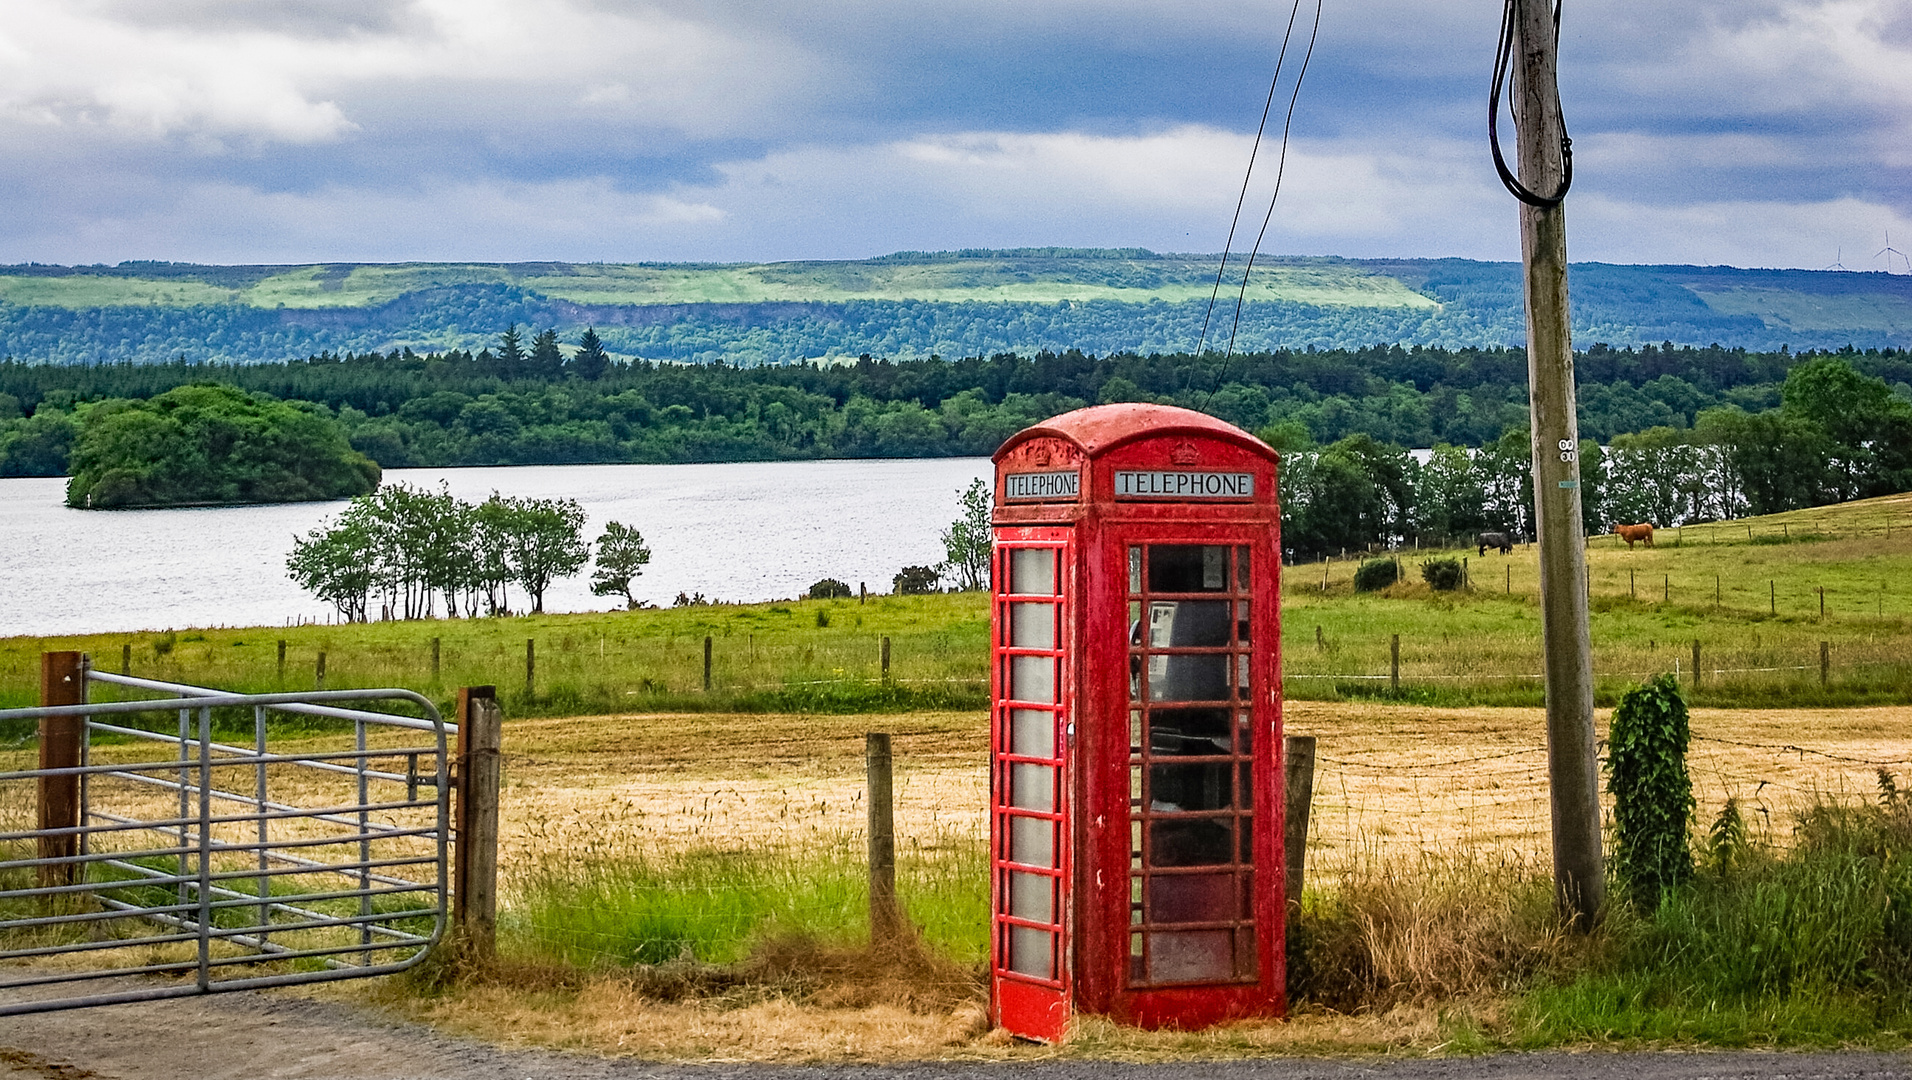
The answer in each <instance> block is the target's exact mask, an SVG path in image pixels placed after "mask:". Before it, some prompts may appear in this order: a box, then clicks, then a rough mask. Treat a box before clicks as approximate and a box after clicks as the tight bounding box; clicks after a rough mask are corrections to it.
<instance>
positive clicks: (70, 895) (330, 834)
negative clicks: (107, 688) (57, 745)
mask: <svg viewBox="0 0 1912 1080" xmlns="http://www.w3.org/2000/svg"><path fill="white" fill-rule="evenodd" d="M80 670H81V673H82V676H83V677H82V680H81V681H82V694H81V699H80V704H78V705H77V706H75V705H48V706H41V707H37V708H30V709H9V710H0V721H4V720H24V719H33V718H39V717H50V716H58V717H75V716H80V717H83V718H84V724H83V726H82V728H81V739H82V741H81V744H80V750H81V753H80V756H79V764H78V765H77V766H65V765H63V766H62V767H59V768H44V769H13V770H7V771H0V796H4V794H5V790H6V789H7V787H8V786H19V785H22V784H29V783H30V784H33V785H36V786H38V785H40V784H42V783H43V782H44V781H47V780H50V779H55V778H60V777H67V778H77V783H78V786H79V797H80V814H79V819H78V820H79V824H78V825H77V826H72V827H58V828H51V829H39V828H24V827H19V826H14V827H7V825H6V821H7V819H8V818H9V817H11V818H13V819H14V820H16V821H20V818H19V815H18V810H17V805H18V803H17V800H13V801H10V800H8V799H6V798H4V797H0V962H3V961H13V962H15V963H14V964H11V965H9V966H8V967H7V968H4V969H0V1016H6V1015H15V1014H20V1013H27V1012H43V1011H50V1010H53V1009H62V1008H73V1007H77V1006H82V1005H98V1004H109V1003H114V1002H129V1001H145V1000H153V999H157V998H169V997H181V996H189V995H193V994H202V993H213V992H219V991H226V990H237V989H244V988H250V987H262V986H275V985H284V984H289V983H299V982H315V981H328V980H332V979H341V978H357V977H363V976H368V975H378V974H385V973H389V972H394V971H401V970H404V969H405V968H408V967H411V966H413V965H415V964H417V963H419V962H420V961H421V960H422V959H423V958H424V956H425V953H426V952H427V951H428V950H429V949H430V948H431V947H432V946H433V945H435V944H436V943H437V942H438V940H439V939H440V938H441V937H442V935H443V933H444V930H445V924H446V919H447V904H446V895H447V869H446V865H447V861H448V860H447V854H448V850H447V849H448V845H449V843H450V840H451V836H450V816H449V811H450V806H449V802H450V786H451V785H450V760H449V757H448V736H449V735H450V734H451V733H452V732H454V731H455V730H456V729H455V727H454V726H453V725H451V724H447V723H445V722H444V721H443V719H442V718H441V717H440V716H439V714H438V711H437V709H436V708H435V707H434V706H433V704H432V703H431V701H429V700H428V699H426V698H424V697H423V696H421V695H418V694H416V693H413V692H411V691H408V690H332V691H315V692H308V693H279V694H237V693H229V692H225V691H220V690H212V689H207V688H204V687H195V686H185V685H181V684H177V683H166V682H159V681H156V680H151V679H135V678H130V677H127V676H123V675H113V674H110V673H105V672H94V671H90V670H86V668H85V666H84V664H83V663H82V665H81V668H80ZM92 683H107V684H112V685H114V686H118V687H124V688H130V689H136V690H143V691H148V692H156V693H159V694H166V695H172V696H169V697H165V698H158V699H147V700H137V701H115V702H88V701H86V700H85V695H84V688H85V686H87V685H90V684H92ZM53 700H56V701H57V700H62V699H59V698H55V699H53ZM371 701H400V702H409V703H411V704H412V705H414V706H416V707H418V709H419V710H420V711H422V712H423V713H424V714H425V717H424V718H423V719H420V718H414V717H408V716H395V715H391V714H387V713H379V712H372V711H368V710H364V709H359V708H351V707H344V706H346V705H348V704H355V703H360V702H371ZM234 708H250V709H251V710H252V713H253V716H252V719H253V723H252V725H251V726H252V729H253V730H252V733H253V743H254V745H253V746H250V747H247V746H243V745H231V744H228V743H223V742H215V741H214V740H213V738H212V731H213V722H214V710H215V709H234ZM272 713H292V714H297V715H300V716H302V717H315V718H321V719H325V720H333V721H341V722H344V723H349V724H351V730H350V736H351V740H352V741H351V744H350V749H342V750H341V749H331V748H320V749H314V750H312V751H310V752H295V753H280V752H274V751H272V750H271V749H269V747H268V738H269V724H268V718H269V716H270V715H271V714H272ZM142 716H145V717H150V718H151V719H150V720H148V721H147V724H146V726H136V725H138V724H139V723H140V717H142ZM101 717H112V718H114V719H115V720H119V721H120V722H118V723H113V722H107V721H106V720H103V719H99V718H101ZM69 730H70V729H69ZM380 731H392V732H395V733H396V732H414V731H415V732H424V733H428V734H429V736H430V738H429V739H428V740H427V742H426V744H422V745H412V744H407V745H400V746H392V747H381V746H377V745H375V743H374V740H373V739H372V738H371V734H372V733H373V732H380ZM339 734H341V735H343V734H345V732H344V731H343V730H342V729H341V730H340V732H339ZM299 737H300V738H302V739H304V738H312V739H318V740H322V739H324V738H325V736H324V735H323V734H322V733H321V734H318V735H307V734H306V733H303V732H302V733H301V734H300V736H299ZM100 740H103V741H100ZM147 743H159V744H161V745H170V746H172V747H176V748H177V750H176V756H175V755H173V754H168V755H167V756H165V757H164V758H163V759H160V760H125V761H120V760H102V758H103V757H105V758H113V757H120V756H129V755H125V754H124V753H123V749H124V748H125V747H129V746H132V747H136V746H139V745H141V744H147ZM130 756H137V755H136V754H135V755H130ZM421 756H423V757H426V758H427V759H428V761H427V762H426V763H425V769H424V770H423V771H422V772H421V769H420V765H421V763H420V761H419V758H420V757H421ZM68 760H71V759H70V758H69V759H68ZM388 760H389V761H394V762H396V763H397V764H398V767H402V768H403V769H404V771H402V772H400V771H397V768H393V767H383V768H381V767H379V766H380V765H383V764H384V762H386V761H388ZM220 770H225V771H226V774H225V776H222V775H221V774H220ZM239 777H243V778H244V779H243V780H239V781H238V782H230V781H231V780H237V778H239ZM69 782H71V781H69ZM393 785H396V786H398V788H399V790H400V791H402V792H403V793H404V796H403V797H402V798H401V797H399V796H398V794H397V793H396V792H394V793H392V794H384V793H383V792H380V791H377V790H375V788H377V787H379V786H393ZM426 787H429V788H430V789H431V794H430V795H429V796H428V797H421V795H422V794H423V793H422V792H421V790H420V789H421V788H426ZM288 789H290V790H288ZM248 791H249V792H250V793H248ZM328 792H331V793H335V794H333V796H332V797H330V798H327V797H325V796H326V795H327V793H328ZM314 795H317V796H318V798H317V799H316V802H315V800H314ZM381 796H382V797H381ZM215 803H218V804H222V806H221V808H220V810H219V812H215ZM156 805H157V806H158V807H168V806H170V809H162V810H161V811H160V812H158V813H154V812H153V811H154V808H155V806H156ZM227 806H229V807H233V808H235V809H238V810H242V811H243V812H234V810H227V809H224V807H227ZM29 824H36V823H35V822H32V821H31V820H30V819H29V820H25V821H20V825H29ZM234 830H239V831H238V832H235V831H234ZM61 837H65V838H67V840H66V842H65V845H64V846H63V845H62V844H60V843H58V842H57V841H58V840H59V838H61ZM141 837H151V838H157V839H158V840H159V841H160V842H159V843H157V844H155V843H152V842H151V841H150V840H148V841H147V842H145V843H140V842H139V840H140V838H141ZM48 841H55V843H54V844H53V846H52V847H50V848H48V847H46V845H47V843H48ZM23 845H24V848H23ZM36 849H40V850H39V851H38V852H37V853H36ZM47 851H51V852H53V854H50V855H49V854H47V853H46V852H47ZM300 852H304V854H300ZM333 852H336V855H334V854H332V853H333ZM348 853H349V854H348ZM15 855H18V856H21V857H18V858H13V857H11V856H15ZM337 856H343V857H342V858H340V857H337ZM417 871H423V872H422V873H419V872H417ZM36 876H42V880H40V881H38V882H35V881H34V878H35V877H36ZM248 886H249V887H250V891H247V887H248ZM169 949H171V950H184V951H183V952H175V953H174V954H173V955H166V952H165V951H166V950H169ZM156 950H157V951H158V952H159V955H157V956H155V955H153V953H154V952H155V951H156ZM57 956H74V957H93V958H95V959H94V960H93V961H92V962H90V963H89V964H88V965H87V966H85V967H83V968H80V969H78V970H75V969H73V968H72V967H71V965H62V966H60V967H59V968H57V969H54V968H47V967H43V966H38V965H36V964H35V963H34V962H35V961H42V962H43V961H44V960H45V959H46V958H49V957H57ZM113 961H118V962H117V963H115V962H113ZM315 961H316V962H318V963H320V964H323V965H324V967H323V968H322V969H320V970H303V971H302V970H296V968H298V967H300V966H305V965H306V964H310V963H312V962H315ZM262 964H263V965H268V966H269V967H273V968H276V969H277V970H268V971H267V972H265V973H262V974H250V975H247V974H238V973H237V972H239V971H243V970H244V969H246V968H247V967H248V966H255V965H262ZM167 975H172V976H179V975H189V976H191V978H190V980H189V981H187V982H184V983H170V984H161V985H145V986H140V987H138V988H133V989H121V990H101V991H98V992H94V993H90V994H85V995H82V996H70V997H37V996H34V994H35V992H36V991H37V990H40V989H44V988H48V987H55V986H72V985H74V984H86V983H93V984H96V985H97V984H99V983H102V982H105V981H109V980H123V979H126V978H128V977H134V976H140V977H145V978H146V979H147V980H148V982H149V983H150V982H151V980H153V979H154V978H157V977H161V976H167ZM22 992H24V994H23V993H22Z"/></svg>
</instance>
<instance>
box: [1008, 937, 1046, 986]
mask: <svg viewBox="0 0 1912 1080" xmlns="http://www.w3.org/2000/svg"><path fill="white" fill-rule="evenodd" d="M1055 957H1056V945H1055V938H1054V936H1053V935H1051V934H1050V933H1049V931H1047V930H1036V929H1032V928H1030V927H1027V926H1013V925H1012V926H1010V927H1009V970H1011V971H1013V972H1016V973H1017V974H1019V975H1034V976H1035V977H1036V978H1038V979H1050V978H1054V977H1055V966H1056V963H1055Z"/></svg>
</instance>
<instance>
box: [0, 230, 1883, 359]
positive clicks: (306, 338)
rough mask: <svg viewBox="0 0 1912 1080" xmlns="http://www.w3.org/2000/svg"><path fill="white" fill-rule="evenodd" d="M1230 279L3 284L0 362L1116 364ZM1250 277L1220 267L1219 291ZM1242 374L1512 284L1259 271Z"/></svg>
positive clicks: (960, 265) (1429, 325)
mask: <svg viewBox="0 0 1912 1080" xmlns="http://www.w3.org/2000/svg"><path fill="white" fill-rule="evenodd" d="M1217 263H1218V257H1217V256H1214V255H1175V254H1168V255H1164V254H1157V253H1154V252H1149V251H1143V250H1140V249H1095V250H1077V249H1050V248H1029V249H1016V250H1008V251H984V250H976V251H954V252H935V253H924V252H902V253H898V254H895V255H888V256H884V257H882V258H876V259H866V260H860V261H828V262H825V261H818V262H786V263H767V264H702V263H624V264H611V263H510V264H484V263H400V264H324V265H311V266H202V265H194V264H185V263H155V262H128V263H121V264H119V265H117V266H76V267H67V266H46V265H39V264H26V265H18V266H9V267H0V356H10V357H12V358H14V359H18V360H25V361H38V362H49V363H59V364H71V363H112V362H123V361H124V362H134V363H142V362H153V361H164V360H173V359H177V358H180V357H184V358H186V359H188V360H221V361H230V362H241V363H245V362H257V361H268V360H284V359H288V358H292V357H298V356H305V355H309V354H312V353H317V352H322V351H333V352H343V351H354V352H367V351H374V350H377V351H389V350H391V349H396V348H402V347H410V348H413V349H415V350H418V351H425V350H427V349H431V350H440V349H445V348H451V347H460V348H470V349H477V348H480V347H482V346H484V345H486V344H490V343H492V342H495V340H496V336H497V334H498V332H499V331H500V330H502V329H504V327H505V326H506V325H507V324H510V323H513V322H515V323H518V324H519V325H521V326H531V327H546V326H551V327H556V328H558V330H559V331H560V333H561V334H563V335H564V336H565V337H566V338H567V340H570V339H573V338H575V336H576V333H577V331H579V330H582V329H583V328H584V327H585V326H587V325H588V326H595V327H597V328H598V331H599V333H600V334H601V335H602V336H603V338H604V341H605V344H606V346H607V347H608V348H609V349H610V350H611V351H612V352H613V353H614V354H616V355H620V356H624V357H643V358H647V359H653V360H675V361H688V362H708V361H715V360H723V361H727V362H730V363H733V364H742V365H754V364H763V363H787V362H790V361H792V360H801V359H817V358H833V357H854V356H857V355H859V354H862V353H870V354H872V355H877V356H888V357H894V358H907V357H922V356H929V355H932V354H938V355H943V356H977V355H989V354H992V353H996V352H1004V351H1019V352H1025V353H1027V352H1032V351H1037V350H1041V349H1051V350H1065V349H1071V348H1075V349H1081V350H1082V351H1084V352H1089V353H1095V354H1107V353H1111V352H1119V351H1134V352H1140V353H1148V352H1156V351H1161V352H1169V351H1181V350H1189V349H1192V348H1194V347H1195V345H1196V343H1197V341H1198V339H1200V338H1201V336H1202V328H1203V324H1204V321H1205V319H1207V320H1208V321H1209V325H1210V329H1209V333H1208V338H1207V340H1208V341H1209V342H1211V343H1219V344H1224V345H1225V344H1226V342H1227V340H1228V333H1229V331H1230V329H1231V326H1232V323H1233V314H1234V303H1233V294H1234V291H1235V290H1236V289H1237V288H1239V278H1234V280H1233V282H1232V283H1225V284H1224V286H1223V289H1222V297H1223V298H1222V301H1221V302H1220V303H1219V304H1218V305H1217V306H1216V308H1215V312H1214V315H1213V318H1212V319H1209V304H1208V299H1209V296H1210V294H1211V291H1212V290H1213V289H1214V287H1215V273H1216V268H1217ZM1239 265H1240V262H1239V257H1236V258H1235V259H1233V260H1231V263H1230V277H1233V275H1234V268H1235V267H1238V266H1239ZM1573 275H1574V277H1573V284H1572V288H1573V297H1574V325H1575V334H1576V339H1577V343H1578V344H1580V345H1581V346H1582V347H1584V346H1587V345H1591V344H1593V343H1596V342H1606V343H1608V344H1612V345H1616V346H1619V345H1632V344H1642V343H1658V342H1662V341H1671V342H1674V343H1676V344H1691V345H1706V344H1711V343H1718V344H1722V345H1726V346H1729V347H1734V346H1737V347H1744V348H1748V349H1756V350H1771V349H1777V348H1779V347H1780V346H1782V345H1786V346H1790V347H1791V348H1793V349H1804V348H1838V347H1841V346H1845V345H1853V346H1856V347H1859V348H1862V349H1863V348H1880V347H1908V346H1912V276H1908V275H1891V274H1881V273H1854V272H1834V271H1807V270H1742V269H1735V268H1731V267H1695V266H1619V265H1611V264H1601V263H1587V264H1580V265H1576V266H1575V267H1574V268H1573ZM1244 299H1245V302H1244V304H1243V308H1242V317H1241V320H1240V325H1239V327H1238V328H1234V329H1235V335H1236V337H1235V346H1236V348H1237V350H1238V351H1239V350H1252V349H1269V348H1278V347H1282V346H1288V347H1296V348H1302V347H1307V346H1315V347H1318V348H1349V347H1359V346H1363V345H1370V344H1376V343H1399V344H1406V345H1417V344H1418V345H1438V346H1444V347H1449V348H1454V347H1464V346H1475V345H1502V344H1506V345H1514V344H1519V343H1520V342H1521V339H1522V334H1523V329H1522V325H1523V324H1522V315H1521V307H1520V278H1519V268H1518V267H1517V266H1516V265H1515V264H1512V263H1488V262H1474V261H1469V260H1462V259H1434V260H1354V259H1339V258H1289V257H1283V258H1264V259H1263V260H1261V261H1260V262H1259V263H1258V264H1257V266H1256V268H1255V272H1254V275H1253V277H1252V279H1251V280H1250V282H1249V285H1248V288H1247V290H1246V293H1245V298H1244Z"/></svg>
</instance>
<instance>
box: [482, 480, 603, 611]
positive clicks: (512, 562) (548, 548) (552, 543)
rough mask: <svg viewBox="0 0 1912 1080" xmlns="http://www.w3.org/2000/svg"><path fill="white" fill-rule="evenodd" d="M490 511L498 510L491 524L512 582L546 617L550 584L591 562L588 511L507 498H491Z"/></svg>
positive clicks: (568, 502) (569, 503)
mask: <svg viewBox="0 0 1912 1080" xmlns="http://www.w3.org/2000/svg"><path fill="white" fill-rule="evenodd" d="M486 505H488V506H491V505H495V506H496V507H498V509H499V511H501V512H498V513H494V514H493V515H492V518H491V522H492V527H494V528H496V529H497V530H499V532H500V536H499V541H500V544H499V546H500V548H501V550H502V554H503V557H504V565H505V568H506V570H507V571H508V572H509V573H510V575H511V581H512V583H513V584H516V585H517V586H518V587H519V588H522V589H523V590H524V591H525V595H526V596H529V597H530V598H531V610H532V612H533V613H542V612H543V611H544V594H545V590H546V589H549V588H550V587H551V582H552V581H554V580H556V579H558V578H561V577H570V576H571V575H572V574H575V573H577V572H578V571H579V570H581V569H583V568H584V564H585V563H587V562H589V561H590V559H591V542H590V541H588V540H586V539H585V538H584V507H583V506H582V505H580V504H579V503H578V501H577V500H576V499H532V498H523V499H520V498H507V497H504V496H500V495H498V494H497V493H496V492H493V493H492V496H491V498H490V500H488V502H487V504H486Z"/></svg>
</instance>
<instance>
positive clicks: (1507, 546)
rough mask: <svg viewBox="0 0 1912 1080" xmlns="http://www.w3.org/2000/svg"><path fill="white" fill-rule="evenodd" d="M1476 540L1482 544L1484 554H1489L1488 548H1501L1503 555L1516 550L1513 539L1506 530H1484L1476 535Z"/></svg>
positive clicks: (1481, 549) (1481, 548) (1481, 551)
mask: <svg viewBox="0 0 1912 1080" xmlns="http://www.w3.org/2000/svg"><path fill="white" fill-rule="evenodd" d="M1476 540H1477V541H1478V542H1479V544H1480V553H1481V554H1482V555H1486V554H1487V549H1488V548H1499V549H1500V553H1501V554H1502V555H1507V554H1511V553H1512V552H1513V550H1514V541H1513V539H1512V538H1511V537H1509V536H1508V534H1506V533H1504V532H1484V533H1481V534H1480V536H1478V537H1476Z"/></svg>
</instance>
